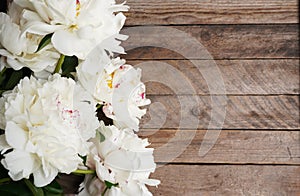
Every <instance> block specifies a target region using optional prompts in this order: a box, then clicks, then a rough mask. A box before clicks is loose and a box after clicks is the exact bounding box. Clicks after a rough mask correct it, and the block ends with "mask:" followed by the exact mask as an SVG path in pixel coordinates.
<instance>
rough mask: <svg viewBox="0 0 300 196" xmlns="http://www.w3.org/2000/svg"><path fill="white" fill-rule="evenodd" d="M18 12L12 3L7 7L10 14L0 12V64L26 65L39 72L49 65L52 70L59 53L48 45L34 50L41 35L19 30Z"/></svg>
mask: <svg viewBox="0 0 300 196" xmlns="http://www.w3.org/2000/svg"><path fill="white" fill-rule="evenodd" d="M18 12H20V10H19V8H18V6H17V5H15V4H14V3H12V5H11V6H10V9H9V13H10V14H12V16H9V15H7V14H4V13H0V55H1V66H4V65H5V66H6V67H11V68H13V69H15V70H19V69H21V68H23V67H28V68H30V69H31V70H32V71H33V72H40V71H42V70H44V69H46V68H49V67H52V69H53V70H54V67H55V65H56V63H57V60H58V58H59V54H58V53H57V52H56V51H55V50H53V49H51V46H50V45H49V46H48V47H46V48H44V49H43V50H41V51H39V52H36V50H37V48H38V45H39V43H40V41H41V39H42V37H41V36H37V35H34V34H30V33H23V32H22V31H21V27H20V25H19V23H18V22H19V21H18V16H19V14H18Z"/></svg>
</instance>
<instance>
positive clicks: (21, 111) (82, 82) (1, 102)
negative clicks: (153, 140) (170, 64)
mask: <svg viewBox="0 0 300 196" xmlns="http://www.w3.org/2000/svg"><path fill="white" fill-rule="evenodd" d="M128 9H129V7H128V6H127V5H125V3H122V4H117V3H116V2H115V0H67V1H62V0H14V1H12V2H11V3H10V4H9V6H8V11H7V14H6V13H0V55H1V56H0V90H1V98H0V106H1V107H0V109H1V110H0V129H1V135H0V151H1V157H0V158H1V167H0V195H22V196H23V195H37V196H40V195H63V194H64V192H63V190H62V188H61V186H60V184H59V183H58V181H61V180H62V179H61V176H62V175H65V174H67V175H69V176H71V177H72V175H76V176H82V182H81V184H80V186H78V190H77V192H76V193H75V194H77V195H80V196H84V195H101V196H102V195H128V196H132V195H152V194H151V193H150V192H149V190H148V189H147V187H146V185H149V186H157V185H158V184H159V183H160V182H159V180H154V179H149V175H150V174H151V173H152V172H154V171H155V168H156V165H155V163H154V158H153V149H152V148H147V146H148V145H149V143H148V141H147V139H141V138H139V137H138V136H137V134H136V132H137V131H139V121H140V119H141V117H142V116H143V115H144V114H145V113H146V111H145V109H142V108H141V107H142V106H146V105H148V104H150V100H149V99H147V98H146V96H145V85H144V84H143V83H142V82H141V70H139V69H135V68H133V67H132V66H131V65H128V64H126V62H125V60H123V59H121V58H119V57H117V58H116V57H115V54H123V53H125V52H124V49H123V48H122V47H121V46H120V43H121V41H124V40H126V39H127V36H125V35H121V34H119V32H120V30H121V28H122V27H123V25H124V23H125V19H126V17H125V16H124V15H123V13H122V12H124V11H127V10H128Z"/></svg>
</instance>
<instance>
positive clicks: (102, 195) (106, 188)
mask: <svg viewBox="0 0 300 196" xmlns="http://www.w3.org/2000/svg"><path fill="white" fill-rule="evenodd" d="M107 190H108V186H106V187H105V189H104V191H103V193H102V194H101V196H104V195H105V193H106V191H107Z"/></svg>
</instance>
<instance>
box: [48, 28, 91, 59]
mask: <svg viewBox="0 0 300 196" xmlns="http://www.w3.org/2000/svg"><path fill="white" fill-rule="evenodd" d="M51 40H52V43H53V46H54V48H55V49H56V50H58V51H59V52H60V53H62V54H64V55H68V56H72V55H75V56H77V57H78V58H79V59H85V58H86V56H87V55H88V54H89V53H90V51H91V50H92V49H93V48H92V43H91V41H90V40H86V39H80V38H79V37H78V36H77V34H76V33H72V32H70V30H58V31H56V32H55V33H54V34H53V36H52V39H51Z"/></svg>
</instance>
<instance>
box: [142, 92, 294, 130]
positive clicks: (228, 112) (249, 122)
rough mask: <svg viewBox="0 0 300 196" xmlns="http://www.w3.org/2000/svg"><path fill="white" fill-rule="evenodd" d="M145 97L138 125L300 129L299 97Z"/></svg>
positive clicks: (154, 126) (147, 126)
mask: <svg viewBox="0 0 300 196" xmlns="http://www.w3.org/2000/svg"><path fill="white" fill-rule="evenodd" d="M148 97H149V98H150V99H151V101H152V104H151V107H150V109H149V111H148V113H147V114H146V115H145V116H144V117H143V119H142V121H141V122H142V124H141V128H149V129H151V128H154V129H155V128H162V129H176V128H178V127H180V128H182V129H197V128H198V129H208V128H210V129H214V128H220V127H221V128H223V129H274V130H280V129H300V124H299V97H298V96H286V95H281V96H227V97H224V96H171V95H166V96H158V95H157V96H148ZM212 100H213V102H212ZM212 103H213V104H212ZM213 108H214V109H213ZM224 111H225V112H224ZM212 112H214V113H212ZM212 114H213V115H212ZM211 119H213V120H212V121H211ZM223 120H224V124H223V125H222V122H223ZM210 123H211V124H210Z"/></svg>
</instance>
